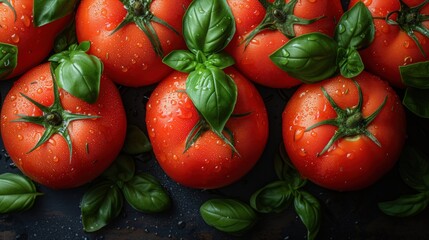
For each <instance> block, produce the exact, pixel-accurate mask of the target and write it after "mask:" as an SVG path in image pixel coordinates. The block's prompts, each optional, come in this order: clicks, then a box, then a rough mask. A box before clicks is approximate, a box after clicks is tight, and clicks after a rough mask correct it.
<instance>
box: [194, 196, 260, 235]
mask: <svg viewBox="0 0 429 240" xmlns="http://www.w3.org/2000/svg"><path fill="white" fill-rule="evenodd" d="M200 214H201V217H202V218H203V220H204V221H205V222H206V223H207V224H208V225H209V226H212V227H214V228H216V229H218V230H220V231H222V232H227V233H233V234H241V233H244V232H246V231H247V230H249V229H250V228H252V227H253V225H255V223H256V221H257V215H256V213H255V211H253V209H252V208H251V207H250V206H249V205H247V204H245V203H243V202H241V201H238V200H234V199H211V200H208V201H206V202H205V203H203V204H202V205H201V207H200Z"/></svg>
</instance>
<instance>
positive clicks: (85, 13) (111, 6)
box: [76, 0, 191, 87]
mask: <svg viewBox="0 0 429 240" xmlns="http://www.w3.org/2000/svg"><path fill="white" fill-rule="evenodd" d="M136 2H137V1H136ZM151 2H152V3H151V4H150V12H151V13H152V14H153V15H154V16H156V17H158V18H160V19H162V20H164V21H165V22H167V23H168V24H169V25H170V26H171V27H173V28H174V29H175V30H176V31H177V32H178V33H176V32H174V31H173V30H171V29H169V28H167V27H166V26H163V25H161V24H159V23H156V22H153V21H151V24H152V26H153V29H154V30H155V32H156V34H157V35H158V37H159V40H160V43H161V47H162V49H163V52H164V54H165V55H166V54H168V53H169V52H171V51H172V50H175V49H184V48H185V47H186V45H185V42H184V40H183V38H182V36H181V33H182V17H183V15H184V13H185V10H186V8H187V6H188V5H189V4H190V2H191V0H177V1H174V3H173V2H172V1H171V0H169V1H168V0H157V1H151ZM129 11H130V12H132V11H133V10H132V9H130V10H129ZM127 13H128V11H127V9H125V8H124V4H122V3H121V2H120V1H119V0H83V1H81V3H80V4H79V7H78V10H77V13H76V32H77V37H78V40H79V41H86V40H89V41H91V48H90V50H89V52H88V53H89V54H93V55H95V56H97V57H99V58H100V59H101V60H102V61H103V63H104V68H105V72H106V74H107V75H108V76H109V77H111V78H112V80H113V81H115V82H116V83H119V84H121V85H125V86H132V87H138V86H146V85H150V84H153V83H156V82H158V81H160V80H161V79H162V78H164V77H165V76H167V75H168V74H169V73H171V71H172V69H171V68H170V67H168V66H167V65H165V64H163V63H162V57H161V56H158V55H157V53H156V52H155V51H154V48H153V46H152V44H151V42H150V41H149V39H148V37H147V36H146V35H145V33H144V32H143V31H142V30H141V29H140V28H139V27H138V26H137V25H136V24H135V23H130V24H127V25H126V26H124V27H123V28H121V29H120V30H118V31H117V32H115V33H113V30H115V28H116V27H117V26H118V25H119V24H120V23H121V22H122V20H123V19H124V18H125V16H126V15H127ZM144 13H147V12H144ZM88 26H90V27H88Z"/></svg>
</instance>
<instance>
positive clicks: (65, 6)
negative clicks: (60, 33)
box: [33, 0, 79, 27]
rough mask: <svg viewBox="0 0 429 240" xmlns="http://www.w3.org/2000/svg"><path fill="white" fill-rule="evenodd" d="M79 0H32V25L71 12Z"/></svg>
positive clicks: (46, 21)
mask: <svg viewBox="0 0 429 240" xmlns="http://www.w3.org/2000/svg"><path fill="white" fill-rule="evenodd" d="M78 1H79V0H56V1H46V0H34V9H33V15H34V25H35V26H36V27H40V26H43V25H45V24H48V23H50V22H53V21H55V20H57V19H59V18H62V17H64V16H66V15H69V14H71V13H73V11H74V7H75V6H76V4H77V2H78Z"/></svg>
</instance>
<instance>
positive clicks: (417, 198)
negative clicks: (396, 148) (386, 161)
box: [378, 145, 429, 217]
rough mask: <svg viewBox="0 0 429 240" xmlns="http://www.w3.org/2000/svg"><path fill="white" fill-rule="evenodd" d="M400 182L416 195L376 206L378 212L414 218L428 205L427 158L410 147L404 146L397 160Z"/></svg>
mask: <svg viewBox="0 0 429 240" xmlns="http://www.w3.org/2000/svg"><path fill="white" fill-rule="evenodd" d="M399 172H400V175H401V178H402V180H403V181H404V182H405V183H406V184H407V185H408V186H409V187H410V188H412V189H414V190H415V191H416V192H417V193H415V194H408V195H402V196H399V197H398V198H397V199H395V200H392V201H386V202H381V203H379V204H378V206H379V208H380V210H381V211H382V212H383V213H385V214H387V215H390V216H396V217H408V216H414V215H417V214H419V213H420V212H422V211H423V210H425V209H426V207H427V206H428V204H429V156H427V155H426V154H424V153H422V152H421V151H419V150H417V149H416V148H414V147H412V146H408V145H407V146H406V147H405V149H404V150H403V151H402V154H401V157H400V160H399Z"/></svg>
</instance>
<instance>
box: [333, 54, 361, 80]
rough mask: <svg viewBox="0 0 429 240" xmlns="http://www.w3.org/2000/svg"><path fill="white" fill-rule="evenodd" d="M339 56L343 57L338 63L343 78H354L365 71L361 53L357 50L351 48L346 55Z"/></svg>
mask: <svg viewBox="0 0 429 240" xmlns="http://www.w3.org/2000/svg"><path fill="white" fill-rule="evenodd" d="M340 51H341V50H340ZM339 55H342V57H341V58H339V59H338V61H339V68H340V73H341V75H342V76H343V77H346V78H353V77H356V76H357V75H359V74H360V73H361V72H362V71H363V69H364V67H365V66H364V65H363V62H362V59H361V57H360V55H359V52H358V51H357V50H356V49H354V48H349V49H347V50H346V51H345V54H344V55H343V54H339Z"/></svg>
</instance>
